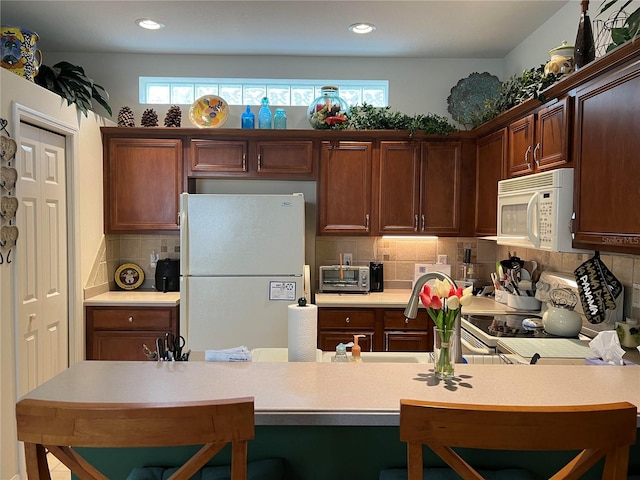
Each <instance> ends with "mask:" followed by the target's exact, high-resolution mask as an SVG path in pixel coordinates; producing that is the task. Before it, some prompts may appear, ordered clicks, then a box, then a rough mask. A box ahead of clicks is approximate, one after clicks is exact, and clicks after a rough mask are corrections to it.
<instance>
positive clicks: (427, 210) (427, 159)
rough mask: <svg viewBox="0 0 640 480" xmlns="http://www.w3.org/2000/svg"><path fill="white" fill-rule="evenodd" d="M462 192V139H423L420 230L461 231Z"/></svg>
mask: <svg viewBox="0 0 640 480" xmlns="http://www.w3.org/2000/svg"><path fill="white" fill-rule="evenodd" d="M462 193H463V192H462V143H461V142H455V141H452V142H423V143H422V166H421V174H420V210H421V214H420V232H421V233H427V234H432V235H458V234H459V233H460V214H461V212H460V210H461V203H462V200H463V199H462ZM469 208H473V204H472V203H470V204H469Z"/></svg>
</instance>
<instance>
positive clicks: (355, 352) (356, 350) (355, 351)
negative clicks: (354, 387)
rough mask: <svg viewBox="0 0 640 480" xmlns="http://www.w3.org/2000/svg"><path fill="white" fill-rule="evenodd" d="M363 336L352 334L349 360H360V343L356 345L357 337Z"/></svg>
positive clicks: (362, 336)
mask: <svg viewBox="0 0 640 480" xmlns="http://www.w3.org/2000/svg"><path fill="white" fill-rule="evenodd" d="M359 338H364V335H354V336H353V347H351V361H352V362H362V356H361V355H360V353H361V352H362V349H361V348H360V345H358V339H359Z"/></svg>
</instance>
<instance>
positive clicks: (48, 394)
mask: <svg viewBox="0 0 640 480" xmlns="http://www.w3.org/2000/svg"><path fill="white" fill-rule="evenodd" d="M638 385H640V367H636V366H623V367H615V366H593V365H591V366H587V365H477V364H459V365H456V376H455V377H454V378H453V379H452V380H450V381H441V380H437V379H436V378H435V377H434V374H433V367H432V366H431V365H428V364H415V363H413V364H411V363H320V362H318V363H316V362H297V363H293V362H291V363H289V362H266V363H256V362H231V363H225V362H196V361H190V362H155V361H154V362H122V361H84V362H80V363H77V364H75V365H73V366H71V367H70V368H68V369H67V370H65V371H64V372H62V373H60V374H59V375H57V376H56V377H54V378H53V379H51V380H49V381H48V382H46V383H45V384H43V385H41V386H39V387H37V388H36V389H34V390H32V391H31V392H30V393H28V394H27V395H26V396H25V397H23V398H33V399H42V400H50V401H69V402H105V403H111V402H131V403H138V402H140V403H147V402H158V403H171V402H179V401H204V400H211V399H224V398H237V397H254V399H255V411H256V424H257V425H328V426H337V425H368V426H384V425H391V426H394V425H398V422H399V407H400V399H402V398H410V399H423V400H433V401H441V402H456V403H471V404H494V405H542V406H544V405H578V404H594V403H608V402H620V401H628V402H631V403H633V404H635V405H637V406H640V389H639V388H638ZM345 386H348V388H347V387H345ZM345 389H347V390H346V391H345ZM639 425H640V423H639Z"/></svg>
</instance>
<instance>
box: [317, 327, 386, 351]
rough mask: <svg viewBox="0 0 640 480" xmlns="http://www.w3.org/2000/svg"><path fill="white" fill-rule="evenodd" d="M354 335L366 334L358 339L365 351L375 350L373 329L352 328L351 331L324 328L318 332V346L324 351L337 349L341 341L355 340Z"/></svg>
mask: <svg viewBox="0 0 640 480" xmlns="http://www.w3.org/2000/svg"><path fill="white" fill-rule="evenodd" d="M354 335H364V337H362V338H360V339H359V340H358V345H360V348H361V349H362V351H363V352H372V351H373V335H374V333H373V332H372V331H371V330H352V331H349V332H343V331H331V330H323V331H320V332H318V348H319V349H320V350H322V351H324V352H332V351H335V349H336V345H338V344H339V343H345V344H346V343H349V342H353V336H354Z"/></svg>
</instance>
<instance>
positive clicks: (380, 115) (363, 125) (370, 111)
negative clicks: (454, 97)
mask: <svg viewBox="0 0 640 480" xmlns="http://www.w3.org/2000/svg"><path fill="white" fill-rule="evenodd" d="M349 108H350V113H349V117H348V119H347V121H346V122H344V123H341V124H339V125H336V128H335V129H336V130H409V132H410V134H411V135H413V134H414V133H415V132H418V131H422V132H424V133H426V134H428V135H430V134H433V135H449V134H451V133H453V132H455V131H456V130H457V129H456V127H454V126H453V125H452V124H451V123H450V122H449V120H447V119H446V118H445V117H442V116H440V115H435V114H433V113H427V114H424V115H423V114H417V115H414V116H410V115H406V114H404V113H400V112H392V111H391V107H374V106H373V105H369V104H368V103H364V104H362V105H361V106H357V105H353V106H351V107H349Z"/></svg>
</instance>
